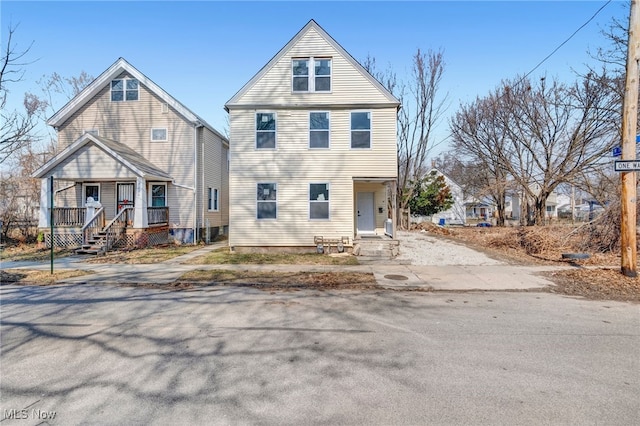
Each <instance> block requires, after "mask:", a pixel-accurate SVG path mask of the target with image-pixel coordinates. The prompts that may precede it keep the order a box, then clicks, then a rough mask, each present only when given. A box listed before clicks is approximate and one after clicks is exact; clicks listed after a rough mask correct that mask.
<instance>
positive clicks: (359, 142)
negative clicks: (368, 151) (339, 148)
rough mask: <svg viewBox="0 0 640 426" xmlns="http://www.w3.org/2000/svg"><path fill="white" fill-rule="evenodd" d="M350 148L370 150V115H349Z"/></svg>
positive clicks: (355, 113) (358, 113)
mask: <svg viewBox="0 0 640 426" xmlns="http://www.w3.org/2000/svg"><path fill="white" fill-rule="evenodd" d="M351 148H371V113H370V112H360V111H358V112H352V113H351Z"/></svg>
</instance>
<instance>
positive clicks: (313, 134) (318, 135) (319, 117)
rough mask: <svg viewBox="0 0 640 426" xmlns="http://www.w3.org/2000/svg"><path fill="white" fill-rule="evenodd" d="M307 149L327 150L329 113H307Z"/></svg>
mask: <svg viewBox="0 0 640 426" xmlns="http://www.w3.org/2000/svg"><path fill="white" fill-rule="evenodd" d="M309 148H329V113H328V112H311V113H309Z"/></svg>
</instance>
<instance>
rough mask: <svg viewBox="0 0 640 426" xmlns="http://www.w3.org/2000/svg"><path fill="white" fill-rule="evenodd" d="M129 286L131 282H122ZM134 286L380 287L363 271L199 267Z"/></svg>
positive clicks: (188, 287) (274, 288)
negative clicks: (170, 278)
mask: <svg viewBox="0 0 640 426" xmlns="http://www.w3.org/2000/svg"><path fill="white" fill-rule="evenodd" d="M120 285H123V286H128V285H129V284H120ZM130 285H131V286H134V287H143V288H158V289H165V290H166V289H170V290H189V289H194V288H200V287H212V286H235V287H253V288H257V289H260V290H265V291H276V290H278V291H299V290H320V291H323V290H374V289H375V290H380V289H381V287H380V286H378V284H377V283H376V280H375V277H374V276H373V274H371V273H361V272H275V271H270V272H268V271H260V272H252V271H228V270H222V269H214V270H201V269H198V270H195V271H189V272H186V273H184V274H183V275H182V276H181V277H180V278H179V279H178V280H176V281H175V282H173V283H169V284H130Z"/></svg>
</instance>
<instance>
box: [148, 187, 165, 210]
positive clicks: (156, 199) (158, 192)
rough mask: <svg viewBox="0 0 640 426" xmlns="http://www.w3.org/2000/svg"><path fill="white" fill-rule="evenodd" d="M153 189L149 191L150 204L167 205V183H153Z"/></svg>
mask: <svg viewBox="0 0 640 426" xmlns="http://www.w3.org/2000/svg"><path fill="white" fill-rule="evenodd" d="M150 186H151V191H149V206H151V207H166V206H167V184H166V183H151V185H150Z"/></svg>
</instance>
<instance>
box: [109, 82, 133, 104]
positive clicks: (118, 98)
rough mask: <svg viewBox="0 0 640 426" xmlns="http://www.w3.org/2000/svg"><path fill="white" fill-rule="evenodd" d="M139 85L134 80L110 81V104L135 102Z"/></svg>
mask: <svg viewBox="0 0 640 426" xmlns="http://www.w3.org/2000/svg"><path fill="white" fill-rule="evenodd" d="M139 87H140V84H139V83H138V80H136V79H135V78H119V79H116V80H112V81H111V102H122V101H137V100H138V88H139Z"/></svg>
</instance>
